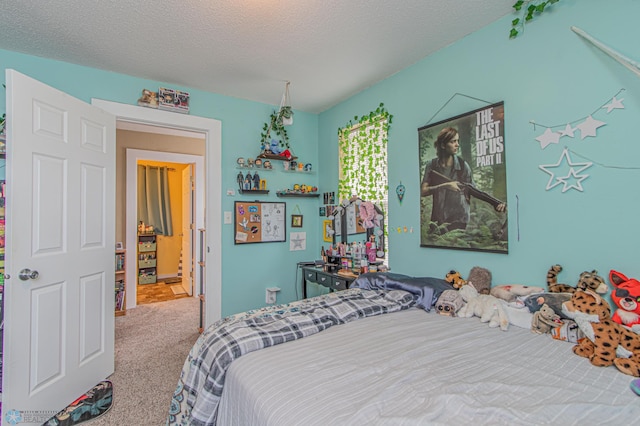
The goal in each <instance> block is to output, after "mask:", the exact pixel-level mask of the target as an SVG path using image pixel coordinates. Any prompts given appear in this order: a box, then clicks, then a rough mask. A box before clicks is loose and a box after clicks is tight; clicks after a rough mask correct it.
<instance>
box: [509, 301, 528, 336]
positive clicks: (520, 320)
mask: <svg viewBox="0 0 640 426" xmlns="http://www.w3.org/2000/svg"><path fill="white" fill-rule="evenodd" d="M504 306H505V308H504V309H505V311H507V316H508V317H509V324H512V325H515V326H516V327H520V328H526V329H528V330H529V329H531V321H532V320H533V314H532V313H531V312H529V310H528V309H526V308H524V307H523V308H514V307H513V306H509V305H507V304H506V303H505V304H504Z"/></svg>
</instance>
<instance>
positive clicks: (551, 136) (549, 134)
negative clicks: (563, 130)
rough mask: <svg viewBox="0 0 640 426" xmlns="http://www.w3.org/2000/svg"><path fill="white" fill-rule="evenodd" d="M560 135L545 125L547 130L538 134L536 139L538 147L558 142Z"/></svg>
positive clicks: (543, 147)
mask: <svg viewBox="0 0 640 426" xmlns="http://www.w3.org/2000/svg"><path fill="white" fill-rule="evenodd" d="M560 136H561V135H560V133H558V132H554V131H553V130H551V129H550V128H548V127H547V130H545V131H544V133H543V134H541V135H540V136H538V137H537V138H536V140H537V141H538V142H540V148H542V149H545V148H546V147H548V146H549V145H550V144H552V143H558V142H560Z"/></svg>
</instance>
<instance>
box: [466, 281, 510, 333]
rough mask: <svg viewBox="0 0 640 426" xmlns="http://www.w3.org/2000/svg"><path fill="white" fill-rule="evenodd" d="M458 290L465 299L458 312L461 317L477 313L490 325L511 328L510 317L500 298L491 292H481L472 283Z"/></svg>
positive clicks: (504, 328)
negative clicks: (490, 293)
mask: <svg viewBox="0 0 640 426" xmlns="http://www.w3.org/2000/svg"><path fill="white" fill-rule="evenodd" d="M458 292H459V293H460V295H461V296H462V299H463V300H464V301H465V305H464V306H463V307H462V308H461V309H460V311H459V312H458V315H459V316H460V317H462V318H470V317H472V316H474V315H475V316H477V317H480V321H481V322H488V323H489V327H498V326H499V327H500V330H502V331H507V330H508V329H509V317H508V316H507V312H506V311H505V307H504V305H503V302H502V301H501V300H500V299H498V298H496V297H494V296H491V295H489V294H479V293H478V290H476V288H475V286H474V285H473V284H471V283H469V284H467V285H463V286H462V288H460V290H458Z"/></svg>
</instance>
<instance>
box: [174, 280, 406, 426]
mask: <svg viewBox="0 0 640 426" xmlns="http://www.w3.org/2000/svg"><path fill="white" fill-rule="evenodd" d="M414 304H415V300H414V298H413V296H412V295H411V294H409V293H406V292H404V291H382V290H362V289H350V290H345V291H341V292H337V293H330V294H328V295H324V296H318V297H314V298H311V299H305V300H301V301H299V302H294V303H291V304H288V305H280V306H276V307H272V308H267V309H262V310H258V311H250V312H247V313H242V314H238V315H234V316H230V317H227V318H225V319H223V320H221V321H219V322H217V323H216V324H214V325H212V326H211V327H209V328H208V329H207V330H206V331H205V332H204V333H203V335H202V336H200V338H199V339H198V341H197V342H196V344H195V345H194V347H193V348H192V349H191V351H190V353H189V355H188V357H187V360H186V361H185V364H184V366H183V370H182V373H181V375H180V380H179V382H178V386H177V388H176V391H175V392H174V396H173V399H172V402H171V407H170V410H169V416H168V418H167V425H193V426H205V425H206V426H209V425H210V426H213V425H215V424H216V417H217V412H218V405H219V402H220V397H221V395H222V391H223V387H224V383H225V376H226V372H227V369H228V368H229V366H230V365H231V363H232V361H234V360H235V359H237V358H239V357H241V356H242V355H245V354H248V353H250V352H253V351H257V350H259V349H263V348H267V347H271V346H275V345H279V344H280V343H284V342H288V341H292V340H297V339H301V338H303V337H306V336H310V335H313V334H316V333H318V332H320V331H323V330H325V329H327V328H329V327H331V326H333V325H337V324H344V323H348V322H351V321H354V320H356V319H358V318H364V317H371V316H376V315H380V314H385V313H390V312H397V311H400V310H404V309H407V308H409V307H411V306H413V305H414Z"/></svg>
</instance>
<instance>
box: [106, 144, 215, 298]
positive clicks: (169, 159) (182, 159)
mask: <svg viewBox="0 0 640 426" xmlns="http://www.w3.org/2000/svg"><path fill="white" fill-rule="evenodd" d="M118 135H120V136H121V137H120V138H119V142H118V144H120V143H121V142H122V143H123V144H126V141H128V140H130V139H128V138H129V137H131V136H132V135H131V134H127V133H125V132H120V131H118ZM145 135H146V136H148V134H136V135H133V136H134V137H144V136H145ZM152 137H153V139H154V141H155V143H156V144H160V143H161V142H163V141H162V140H161V135H160V134H154V135H153V136H152ZM116 138H117V139H118V136H116ZM167 139H168V140H167V141H164V142H165V143H167V142H168V141H173V142H175V136H170V137H168V138H167ZM183 142H184V141H183ZM193 143H195V144H198V143H202V141H197V140H196V141H193ZM174 149H175V148H174ZM142 164H149V165H159V164H165V165H169V166H171V167H170V168H172V169H174V171H173V172H170V173H171V174H173V176H174V177H175V178H176V180H177V181H178V182H179V183H178V184H177V185H178V186H179V187H181V188H182V187H183V186H184V185H183V182H182V175H183V172H184V170H185V169H192V170H193V172H194V173H193V175H194V179H193V201H191V200H186V201H185V202H183V200H182V197H176V198H177V199H178V200H180V201H179V205H177V206H174V208H172V211H174V212H176V213H177V212H179V211H184V208H185V204H186V207H188V210H189V213H187V214H189V215H191V216H192V217H193V220H194V221H193V222H192V223H190V224H189V225H188V226H183V225H180V228H181V229H180V231H179V232H178V233H179V234H180V233H183V232H186V235H184V237H185V238H184V239H185V241H186V242H187V244H185V246H182V242H183V238H182V236H180V237H176V238H174V237H168V236H162V235H156V236H155V238H154V243H155V248H156V250H154V255H155V254H157V255H158V256H157V258H156V259H157V268H156V267H154V268H153V269H152V273H153V274H154V275H155V277H154V279H153V280H152V281H149V280H146V279H145V280H141V277H140V275H139V274H137V273H136V275H135V279H134V280H135V281H134V282H133V284H136V285H135V286H134V285H130V282H129V280H127V289H128V291H127V294H129V295H131V296H135V297H134V300H130V299H129V298H127V307H129V306H131V307H134V306H136V305H137V304H138V301H137V296H138V289H141V285H142V286H146V285H150V284H155V283H156V282H157V281H160V280H162V279H167V278H172V277H177V275H178V274H177V272H178V268H179V258H180V253H181V252H182V258H183V259H182V261H183V269H186V272H185V273H183V274H182V276H181V280H180V286H182V287H183V288H184V291H185V292H186V293H188V294H190V295H197V294H198V291H197V289H196V288H195V287H196V283H198V282H200V280H201V279H202V277H201V276H200V271H199V270H198V269H196V268H195V263H196V262H195V256H196V253H195V250H194V246H195V241H196V240H197V238H198V237H197V235H196V233H195V230H197V229H202V228H204V205H205V200H204V198H205V195H204V194H205V191H204V184H205V182H204V176H205V171H204V158H203V157H202V156H199V155H193V154H182V153H176V152H166V151H149V150H139V149H133V148H127V149H126V176H127V178H126V194H127V196H126V240H127V241H134V242H135V243H134V244H127V245H128V246H130V247H137V246H138V245H139V244H138V243H139V234H138V215H137V212H138V197H137V195H138V166H140V165H142ZM177 191H178V190H174V193H175V192H177ZM184 228H189V229H188V230H186V231H183V229H184ZM176 245H177V247H176ZM134 251H135V249H134ZM163 252H164V255H165V258H164V259H162V256H163V255H162V253H163ZM170 253H173V255H171V254H170ZM127 255H128V257H129V258H131V257H133V258H134V259H135V260H134V262H139V259H138V257H139V253H131V255H130V254H129V253H127ZM154 257H155V256H154ZM161 260H163V261H162V262H161ZM129 264H133V263H129ZM185 266H186V267H185ZM139 270H140V269H139ZM182 278H184V282H183V280H182ZM134 293H135V294H134Z"/></svg>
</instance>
